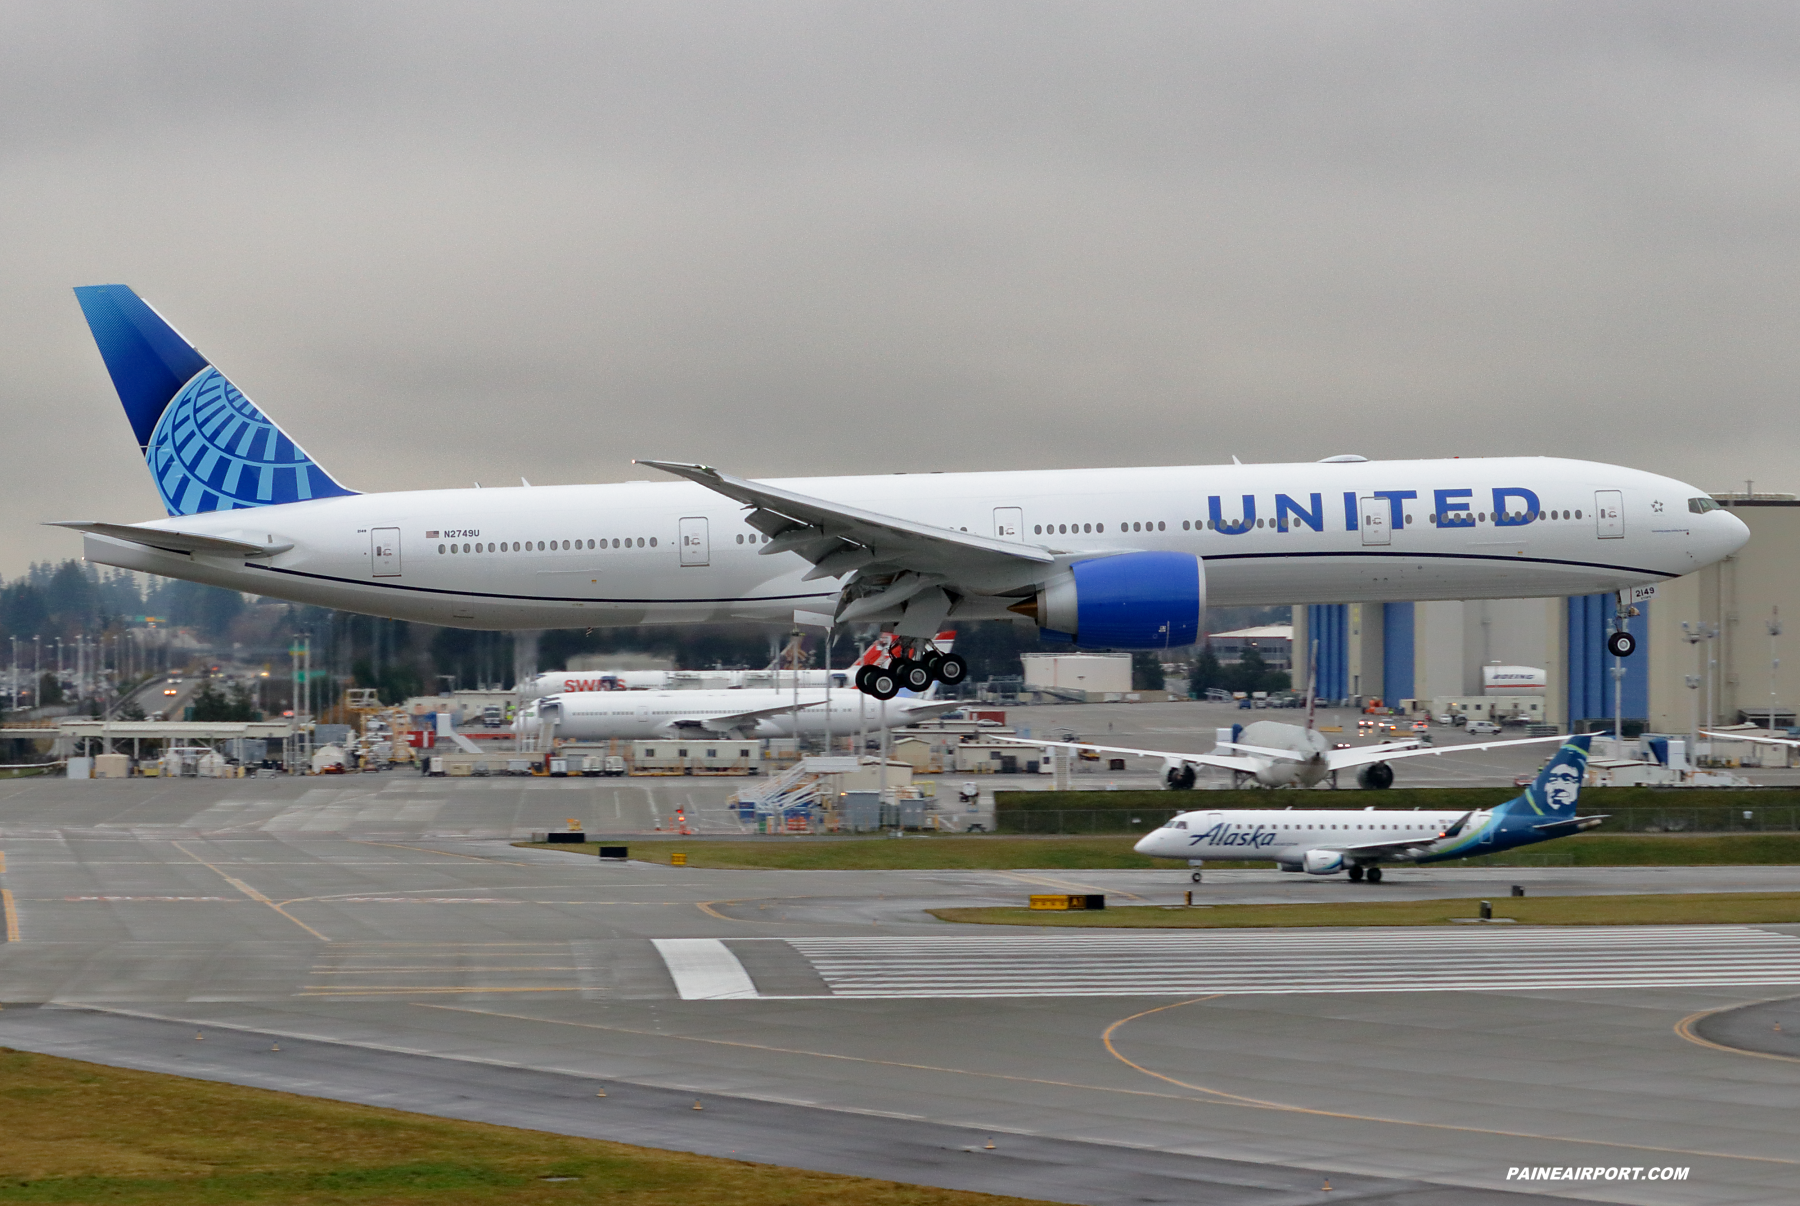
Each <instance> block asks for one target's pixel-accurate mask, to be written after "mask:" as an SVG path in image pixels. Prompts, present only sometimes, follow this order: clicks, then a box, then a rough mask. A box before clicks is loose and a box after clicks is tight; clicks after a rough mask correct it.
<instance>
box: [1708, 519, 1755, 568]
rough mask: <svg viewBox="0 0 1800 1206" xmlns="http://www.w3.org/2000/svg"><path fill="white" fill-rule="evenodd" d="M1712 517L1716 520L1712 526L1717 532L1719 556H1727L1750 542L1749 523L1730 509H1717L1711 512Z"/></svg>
mask: <svg viewBox="0 0 1800 1206" xmlns="http://www.w3.org/2000/svg"><path fill="white" fill-rule="evenodd" d="M1713 518H1714V519H1715V520H1716V521H1717V522H1715V523H1714V524H1713V527H1714V528H1716V529H1717V530H1718V533H1719V535H1718V541H1719V550H1718V556H1719V557H1729V556H1730V555H1731V554H1733V553H1735V552H1737V551H1738V550H1739V549H1741V548H1743V547H1744V546H1745V545H1746V544H1749V543H1750V525H1749V524H1747V523H1745V522H1744V521H1743V520H1741V519H1739V518H1738V517H1737V516H1736V515H1734V514H1732V513H1731V512H1730V511H1726V510H1719V511H1714V512H1713Z"/></svg>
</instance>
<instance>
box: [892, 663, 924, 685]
mask: <svg viewBox="0 0 1800 1206" xmlns="http://www.w3.org/2000/svg"><path fill="white" fill-rule="evenodd" d="M892 669H893V673H894V677H895V678H896V679H898V680H899V683H900V686H901V687H902V688H904V689H905V690H908V691H915V692H916V691H923V690H925V689H926V688H928V687H930V686H931V671H930V670H928V669H927V668H926V667H925V663H923V662H915V661H911V660H906V661H899V662H895V663H894V665H893V667H892Z"/></svg>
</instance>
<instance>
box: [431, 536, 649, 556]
mask: <svg viewBox="0 0 1800 1206" xmlns="http://www.w3.org/2000/svg"><path fill="white" fill-rule="evenodd" d="M634 540H635V543H633V541H634ZM646 547H647V548H655V547H656V537H654V536H651V537H649V538H648V539H647V540H646V538H645V537H643V536H638V537H631V536H626V537H623V538H621V537H618V536H614V537H613V538H612V543H610V544H608V543H607V541H606V540H590V541H588V542H587V543H586V544H583V543H582V542H581V541H579V540H564V541H560V542H559V541H555V540H540V541H538V542H537V543H536V544H535V545H534V544H533V543H532V542H531V541H529V540H515V541H512V542H511V543H510V544H509V543H507V542H506V541H504V540H499V541H494V540H490V541H487V542H485V543H484V542H482V541H480V540H477V541H475V542H473V543H472V544H463V545H458V544H456V543H455V542H454V541H452V542H451V543H449V544H440V545H438V552H439V553H440V554H442V553H534V552H535V553H546V552H549V553H554V552H563V551H574V550H584V551H585V550H586V549H606V548H613V549H618V548H626V549H629V548H639V549H641V548H646Z"/></svg>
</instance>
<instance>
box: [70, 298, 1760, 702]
mask: <svg viewBox="0 0 1800 1206" xmlns="http://www.w3.org/2000/svg"><path fill="white" fill-rule="evenodd" d="M75 292H76V296H77V298H78V299H79V301H80V303H81V307H82V310H83V312H84V313H85V315H86V316H87V320H88V324H89V326H90V328H91V329H92V331H93V333H94V338H95V341H96V342H97V343H98V345H99V348H100V354H101V357H102V359H103V360H104V361H105V362H106V367H107V370H108V372H109V373H110V374H111V376H112V380H113V384H114V385H115V386H116V387H117V389H118V393H119V397H120V400H121V401H122V402H123V403H124V406H125V413H126V417H127V418H128V419H129V420H130V423H131V427H132V431H133V432H134V434H135V435H136V437H137V442H138V446H139V448H140V449H141V450H142V452H143V455H144V457H145V460H146V462H147V463H148V465H149V468H150V472H151V475H152V477H153V478H154V479H155V482H156V486H157V489H158V491H159V492H160V493H161V495H162V500H163V504H164V506H165V508H166V510H167V511H168V517H167V518H164V519H157V520H154V521H149V522H142V523H119V522H109V521H101V520H69V521H62V526H64V527H70V528H74V529H77V530H79V531H81V532H84V533H85V534H86V542H85V554H86V556H87V559H88V560H90V561H94V562H99V563H102V564H106V565H115V566H122V567H125V568H128V569H134V570H142V571H145V572H147V573H153V574H162V575H164V576H167V577H171V578H186V579H189V580H192V581H196V582H204V583H209V584H211V585H214V586H224V587H230V588H233V589H237V590H244V591H251V592H255V593H258V594H263V595H271V596H274V597H277V598H283V599H291V600H294V601H296V602H301V603H314V604H319V605H321V606H326V607H335V608H342V609H344V610H347V611H354V612H361V613H364V614H367V615H377V616H389V617H393V618H396V619H406V620H418V621H423V622H427V623H432V624H444V625H450V626H453V627H463V628H485V629H512V628H554V627H564V628H566V627H577V626H580V627H597V626H604V625H615V626H616V625H636V624H673V623H688V622H720V621H731V620H751V621H760V622H779V623H790V622H792V621H793V619H794V616H795V612H796V611H807V612H814V613H825V614H827V615H830V616H832V617H834V618H835V619H836V620H837V621H838V622H840V623H851V622H866V623H880V624H884V625H891V626H892V629H893V631H894V632H895V633H896V634H897V635H898V636H900V637H902V638H906V639H907V640H911V641H917V642H919V643H920V644H919V645H917V646H915V647H913V648H911V649H909V650H907V654H908V659H902V661H901V664H900V665H899V669H901V670H904V671H908V672H911V671H912V670H913V669H914V667H913V666H912V665H911V664H909V660H910V662H922V661H925V660H927V657H928V654H929V642H930V639H931V637H932V635H933V634H934V633H936V632H937V631H938V629H939V628H940V627H942V626H944V624H945V623H946V622H947V621H950V622H954V621H956V620H978V619H1005V618H1014V617H1026V618H1028V619H1029V620H1031V621H1034V622H1035V623H1036V624H1037V625H1038V627H1039V628H1040V630H1041V631H1042V634H1043V635H1044V636H1045V637H1046V638H1050V639H1065V640H1070V641H1079V642H1080V643H1081V644H1083V645H1089V646H1100V647H1113V648H1163V647H1173V646H1182V645H1188V644H1192V643H1193V642H1194V641H1196V640H1197V639H1198V638H1199V636H1200V634H1201V632H1202V631H1203V629H1202V626H1201V625H1202V618H1203V616H1204V614H1205V610H1206V605H1207V603H1208V602H1209V601H1211V602H1213V603H1216V604H1220V605H1237V604H1280V603H1307V602H1356V601H1386V600H1411V599H1466V598H1503V597H1531V596H1540V595H1569V594H1583V593H1591V592H1596V591H1608V590H1616V589H1620V588H1623V587H1629V586H1636V585H1641V584H1645V583H1654V582H1659V581H1662V580H1664V579H1668V578H1674V577H1678V576H1680V575H1682V574H1687V573H1692V572H1693V571H1694V570H1697V569H1699V568H1701V567H1702V566H1705V565H1709V564H1711V563H1713V562H1715V561H1718V560H1720V559H1721V558H1723V557H1725V556H1727V555H1728V554H1730V553H1731V552H1733V551H1734V550H1736V549H1738V548H1739V547H1741V546H1742V545H1743V543H1744V541H1745V540H1746V539H1747V538H1748V530H1747V529H1746V528H1745V526H1744V525H1743V524H1742V523H1741V522H1740V521H1739V520H1738V519H1737V517H1736V516H1734V515H1732V514H1731V513H1730V512H1729V511H1723V510H1719V509H1718V508H1717V504H1716V503H1715V502H1714V501H1713V499H1712V498H1711V497H1709V496H1708V495H1707V494H1706V492H1705V491H1703V490H1699V489H1696V488H1695V487H1693V486H1690V485H1687V484H1685V483H1683V482H1680V481H1676V480H1675V479H1673V478H1668V477H1661V476H1658V475H1656V474H1652V473H1645V472H1641V471H1638V470H1633V469H1624V468H1620V467H1618V466H1615V465H1605V464H1597V463H1593V462H1589V461H1574V460H1560V459H1553V458H1545V457H1501V458H1467V459H1450V460H1417V461H1369V460H1365V459H1364V458H1362V457H1358V456H1338V457H1331V458H1329V459H1327V460H1326V461H1323V462H1318V463H1303V464H1276V465H1238V464H1231V465H1202V466H1181V467H1158V468H1129V469H1070V470H1036V471H1024V472H1004V473H1002V472H993V473H943V474H923V475H922V474H911V475H909V474H882V475H879V476H867V477H829V478H805V479H789V480H782V481H755V480H750V479H746V478H743V477H739V476H735V475H733V474H730V473H727V472H724V471H722V470H719V469H714V468H710V467H708V466H705V465H696V464H688V463H682V462H675V461H642V462H640V463H641V464H644V465H647V466H649V467H650V468H653V469H656V470H659V471H661V472H665V473H667V474H669V475H671V476H672V477H674V478H677V479H680V480H676V481H668V482H625V483H620V484H612V485H581V486H553V487H537V488H527V487H518V488H509V489H468V490H414V491H402V492H391V493H378V494H362V493H358V492H356V491H354V490H351V489H349V488H348V487H346V486H344V485H343V484H342V483H340V482H339V481H338V480H337V479H336V478H335V477H333V476H332V475H331V474H329V473H327V472H326V471H325V469H324V468H322V467H321V466H320V465H319V464H318V463H316V462H315V461H314V460H313V459H312V458H311V457H309V456H308V455H307V454H306V453H305V451H303V450H302V449H301V448H300V447H299V446H298V445H297V444H295V443H294V442H293V440H292V439H290V438H289V437H288V436H287V435H286V433H284V432H283V431H282V430H281V428H280V427H279V426H277V425H276V424H275V423H274V422H273V421H272V420H271V419H269V418H268V417H267V416H266V415H264V414H263V412H262V411H261V410H259V409H258V408H257V407H256V406H255V405H254V404H252V403H251V401H250V400H249V399H248V398H246V397H245V396H244V395H243V394H242V393H241V392H240V391H239V390H238V389H237V387H236V386H234V385H233V384H232V383H231V382H230V381H229V380H227V379H226V378H225V376H224V375H223V374H222V373H221V372H220V371H219V370H218V369H217V368H216V367H214V366H213V364H212V362H211V361H210V360H209V359H208V358H207V357H205V356H203V355H201V354H200V352H199V351H198V350H197V349H196V348H195V347H194V345H193V344H192V343H190V342H189V341H188V340H186V339H184V338H183V337H182V336H181V335H180V334H178V333H177V332H176V331H175V329H174V328H173V327H171V326H170V325H169V324H168V323H167V322H165V321H163V319H162V318H161V317H160V316H159V315H158V314H157V313H156V312H155V311H154V310H152V309H151V308H150V307H149V306H148V305H147V304H145V303H144V301H143V300H142V299H140V298H139V297H138V296H137V295H136V294H135V293H133V292H132V291H131V290H130V289H129V288H127V287H125V286H124V285H92V286H85V287H82V288H79V289H77V290H76V291H75ZM1019 622H1021V623H1022V622H1024V621H1023V620H1020V621H1019ZM902 678H903V679H905V676H904V675H902ZM906 681H908V682H911V681H913V680H910V679H907V680H906Z"/></svg>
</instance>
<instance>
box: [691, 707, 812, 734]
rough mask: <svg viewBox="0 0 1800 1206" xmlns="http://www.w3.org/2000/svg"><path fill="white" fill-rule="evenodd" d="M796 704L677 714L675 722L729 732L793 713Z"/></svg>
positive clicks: (803, 709)
mask: <svg viewBox="0 0 1800 1206" xmlns="http://www.w3.org/2000/svg"><path fill="white" fill-rule="evenodd" d="M824 702H825V701H824V700H822V699H813V700H807V701H805V702H803V703H801V704H800V710H801V711H803V712H804V711H805V710H806V709H807V708H816V707H819V706H820V705H821V704H823V703H824ZM793 710H794V705H793V704H791V703H784V704H782V705H781V706H780V707H778V708H754V709H752V710H750V711H748V712H733V713H731V714H730V715H728V716H677V717H676V718H675V723H676V724H677V725H680V726H681V727H683V728H700V729H706V730H708V731H709V732H714V733H728V732H730V731H731V730H733V729H739V728H743V727H744V726H745V725H752V724H759V723H761V722H762V721H764V720H767V719H769V718H770V717H771V716H785V715H788V714H790V713H792V712H793Z"/></svg>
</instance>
